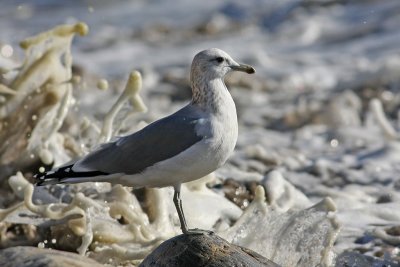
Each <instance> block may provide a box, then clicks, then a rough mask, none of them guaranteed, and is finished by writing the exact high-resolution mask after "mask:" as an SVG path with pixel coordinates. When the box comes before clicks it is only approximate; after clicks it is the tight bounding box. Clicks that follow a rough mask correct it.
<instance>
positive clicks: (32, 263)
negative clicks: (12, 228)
mask: <svg viewBox="0 0 400 267" xmlns="http://www.w3.org/2000/svg"><path fill="white" fill-rule="evenodd" d="M0 266H2V267H102V266H104V265H102V264H100V263H98V262H96V261H94V260H92V259H89V258H87V257H84V256H80V255H78V254H75V253H70V252H64V251H59V250H53V249H51V250H50V249H40V248H36V247H10V248H6V249H2V250H0Z"/></svg>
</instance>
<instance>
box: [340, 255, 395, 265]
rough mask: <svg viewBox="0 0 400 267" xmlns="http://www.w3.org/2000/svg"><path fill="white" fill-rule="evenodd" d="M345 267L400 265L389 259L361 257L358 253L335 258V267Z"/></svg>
mask: <svg viewBox="0 0 400 267" xmlns="http://www.w3.org/2000/svg"><path fill="white" fill-rule="evenodd" d="M347 266H356V267H358V266H360V267H361V266H377V267H378V266H382V267H384V266H391V267H399V266H400V263H399V262H396V261H392V260H391V259H379V258H375V257H371V256H367V255H363V254H361V253H358V252H351V251H347V252H343V253H342V254H340V255H339V256H337V258H336V264H335V267H347Z"/></svg>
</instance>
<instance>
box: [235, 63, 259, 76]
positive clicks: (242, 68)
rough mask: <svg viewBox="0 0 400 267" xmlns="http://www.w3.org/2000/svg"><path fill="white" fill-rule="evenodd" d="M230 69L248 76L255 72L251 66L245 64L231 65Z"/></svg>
mask: <svg viewBox="0 0 400 267" xmlns="http://www.w3.org/2000/svg"><path fill="white" fill-rule="evenodd" d="M231 69H232V70H236V71H242V72H246V73H248V74H253V73H255V72H256V70H255V69H254V68H253V67H252V66H249V65H246V64H239V65H232V66H231Z"/></svg>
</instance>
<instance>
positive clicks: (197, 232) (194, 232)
mask: <svg viewBox="0 0 400 267" xmlns="http://www.w3.org/2000/svg"><path fill="white" fill-rule="evenodd" d="M183 234H185V235H204V234H209V235H212V234H214V232H213V231H208V230H202V229H198V228H194V229H187V230H186V231H183Z"/></svg>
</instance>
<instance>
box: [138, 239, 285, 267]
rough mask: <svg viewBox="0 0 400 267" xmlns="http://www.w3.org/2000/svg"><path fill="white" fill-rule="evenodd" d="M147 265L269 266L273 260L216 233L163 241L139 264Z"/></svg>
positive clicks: (272, 263) (144, 266) (276, 266)
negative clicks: (234, 243) (230, 241)
mask: <svg viewBox="0 0 400 267" xmlns="http://www.w3.org/2000/svg"><path fill="white" fill-rule="evenodd" d="M147 266H159V267H162V266H176V267H179V266H192V267H197V266H214V267H222V266H252V267H257V266H260V267H261V266H263V267H265V266H270V267H278V266H279V265H277V264H276V263H274V262H272V261H270V260H268V259H266V258H264V257H263V256H261V255H259V254H257V253H256V252H254V251H251V250H249V249H246V248H244V247H240V246H237V245H233V244H230V243H229V242H227V241H226V240H224V239H222V238H220V237H219V236H217V235H215V234H208V233H205V234H200V235H179V236H176V237H174V238H171V239H169V240H167V241H165V242H163V243H162V244H161V245H160V246H159V247H158V248H156V249H155V250H154V251H153V252H152V253H151V254H150V255H149V256H147V257H146V258H145V259H144V261H143V262H142V263H141V264H140V267H147Z"/></svg>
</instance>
